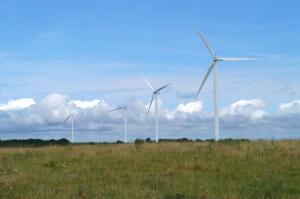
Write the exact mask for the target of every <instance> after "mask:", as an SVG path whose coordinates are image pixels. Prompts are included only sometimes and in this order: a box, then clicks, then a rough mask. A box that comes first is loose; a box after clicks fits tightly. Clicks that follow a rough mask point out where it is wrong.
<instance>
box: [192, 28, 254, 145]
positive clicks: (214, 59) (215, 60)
mask: <svg viewBox="0 0 300 199" xmlns="http://www.w3.org/2000/svg"><path fill="white" fill-rule="evenodd" d="M197 32H198V34H199V36H200V38H201V40H202V41H203V43H204V45H205V46H206V48H207V49H208V51H209V53H210V55H211V56H212V63H211V65H210V66H209V68H208V71H207V72H206V74H205V76H204V79H203V80H202V83H201V85H200V87H199V89H198V92H197V95H196V98H197V97H198V95H199V93H200V91H201V89H202V87H203V86H204V84H205V82H206V80H207V78H208V76H209V74H210V73H211V71H212V70H213V71H214V119H215V120H214V132H215V140H216V141H218V140H219V132H220V130H219V109H218V68H217V63H218V62H220V61H225V62H235V61H249V60H257V58H232V57H230V58H229V57H226V58H225V57H218V56H217V55H216V54H215V52H214V51H213V50H212V48H211V47H210V46H209V44H208V42H207V41H206V39H205V38H204V36H203V35H202V34H201V33H200V32H199V31H197Z"/></svg>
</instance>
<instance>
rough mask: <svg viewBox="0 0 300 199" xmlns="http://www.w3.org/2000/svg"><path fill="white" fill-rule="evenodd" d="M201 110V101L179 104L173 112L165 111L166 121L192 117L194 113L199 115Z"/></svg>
mask: <svg viewBox="0 0 300 199" xmlns="http://www.w3.org/2000/svg"><path fill="white" fill-rule="evenodd" d="M202 109H203V102H202V101H194V102H188V103H182V104H179V105H178V106H177V107H176V108H175V110H171V111H167V113H166V117H167V118H168V119H174V118H175V117H178V118H185V117H187V116H188V115H194V114H196V113H200V112H201V111H202Z"/></svg>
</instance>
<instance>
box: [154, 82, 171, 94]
mask: <svg viewBox="0 0 300 199" xmlns="http://www.w3.org/2000/svg"><path fill="white" fill-rule="evenodd" d="M170 85H171V84H167V85H165V86H163V87H160V88H159V89H157V90H156V91H154V92H159V91H161V90H162V89H164V88H166V87H168V86H170Z"/></svg>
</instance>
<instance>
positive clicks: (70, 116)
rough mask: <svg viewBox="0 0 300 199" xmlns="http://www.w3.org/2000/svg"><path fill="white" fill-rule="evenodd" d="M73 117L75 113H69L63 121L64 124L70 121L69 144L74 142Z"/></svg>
mask: <svg viewBox="0 0 300 199" xmlns="http://www.w3.org/2000/svg"><path fill="white" fill-rule="evenodd" d="M74 116H75V113H70V114H69V116H68V117H67V118H66V119H65V122H64V124H65V123H66V122H67V121H68V120H69V119H70V120H71V142H72V143H73V142H74Z"/></svg>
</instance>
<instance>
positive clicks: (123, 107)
mask: <svg viewBox="0 0 300 199" xmlns="http://www.w3.org/2000/svg"><path fill="white" fill-rule="evenodd" d="M118 110H123V111H124V115H123V116H124V143H127V121H128V113H130V114H131V115H132V116H134V117H136V116H135V115H134V114H133V113H132V112H131V111H130V110H129V109H128V107H127V105H126V106H121V107H119V108H115V109H113V110H111V111H109V112H113V111H118Z"/></svg>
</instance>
